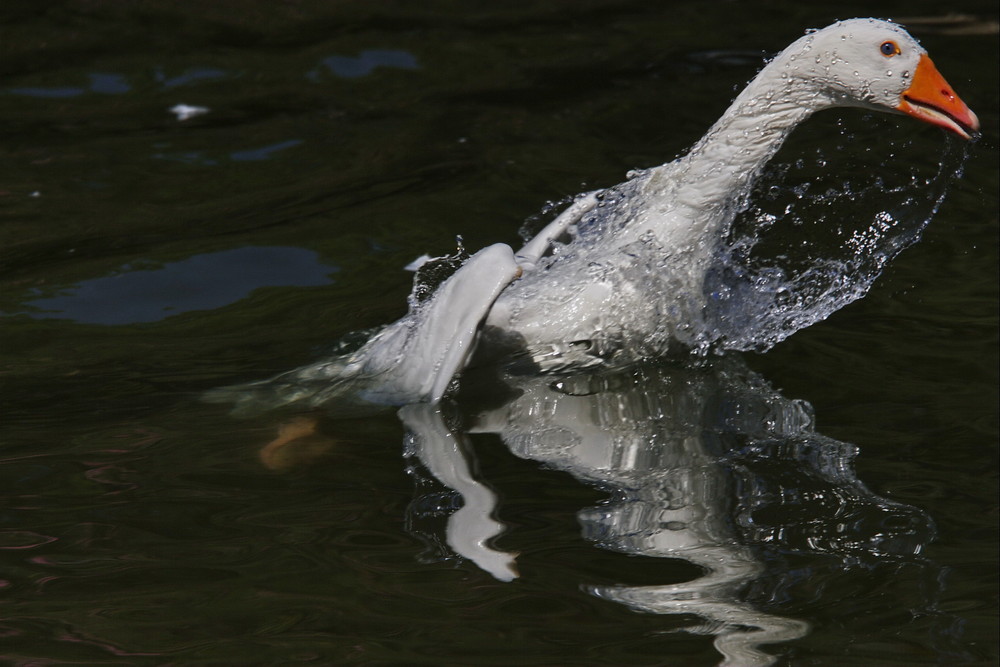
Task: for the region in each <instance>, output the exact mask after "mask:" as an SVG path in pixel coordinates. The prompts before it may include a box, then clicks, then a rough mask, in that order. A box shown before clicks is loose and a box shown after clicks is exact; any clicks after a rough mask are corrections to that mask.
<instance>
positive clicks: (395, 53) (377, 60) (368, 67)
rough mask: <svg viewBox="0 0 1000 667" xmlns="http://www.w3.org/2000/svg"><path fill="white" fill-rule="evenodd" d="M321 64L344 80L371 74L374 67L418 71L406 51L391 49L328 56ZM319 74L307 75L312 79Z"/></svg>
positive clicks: (411, 57) (415, 61)
mask: <svg viewBox="0 0 1000 667" xmlns="http://www.w3.org/2000/svg"><path fill="white" fill-rule="evenodd" d="M322 64H323V66H324V67H326V68H327V69H328V70H330V71H331V72H332V73H333V74H335V75H336V76H339V77H342V78H345V79H358V78H361V77H363V76H367V75H369V74H371V73H372V70H374V69H375V68H376V67H394V68H396V69H419V68H420V65H419V64H418V63H417V58H416V57H415V56H414V55H413V54H412V53H409V52H408V51H399V50H392V49H369V50H365V51H362V52H361V53H359V54H358V55H357V56H330V57H328V58H324V59H323V60H322ZM318 75H319V72H318V71H317V70H313V71H312V72H310V73H309V77H310V78H312V79H315V78H317V77H318Z"/></svg>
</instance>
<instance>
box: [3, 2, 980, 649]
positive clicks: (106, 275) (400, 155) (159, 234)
mask: <svg viewBox="0 0 1000 667" xmlns="http://www.w3.org/2000/svg"><path fill="white" fill-rule="evenodd" d="M706 7H707V6H706V5H705V4H704V3H695V2H687V3H680V2H679V3H648V2H646V3H640V2H630V1H626V0H620V1H613V0H603V1H602V0H581V1H579V2H574V3H572V7H570V5H567V4H562V3H542V2H536V3H517V4H514V5H509V6H508V5H498V4H496V3H487V2H472V3H460V4H456V3H450V2H436V1H434V2H427V3H419V4H412V3H411V4H406V3H371V2H360V1H359V2H338V3H322V2H308V1H300V2H287V3H280V4H278V3H253V2H214V3H206V4H205V6H204V7H201V6H200V7H199V8H198V10H197V13H189V12H185V11H183V10H182V9H181V8H179V7H177V6H172V5H167V4H164V3H156V2H145V1H140V2H133V3H127V4H125V3H91V2H82V1H80V2H68V3H61V4H59V5H57V6H45V7H43V6H42V5H40V4H38V3H29V2H12V3H7V4H6V5H5V6H4V8H3V9H2V10H0V16H2V18H3V24H4V26H5V28H6V30H5V33H6V35H5V37H4V49H5V55H4V58H3V59H2V62H0V68H2V71H3V78H2V79H0V119H2V121H3V122H2V126H3V136H4V152H5V159H4V160H3V161H2V163H0V285H2V291H0V336H2V346H0V369H2V378H3V385H2V399H3V421H2V442H0V480H2V481H0V494H2V499H3V501H2V503H0V601H2V606H0V655H2V656H3V658H4V661H5V662H8V663H10V664H16V665H48V664H58V665H161V664H178V665H184V664H206V665H207V664H220V665H221V664H241V665H242V664H246V665H250V664H281V665H289V664H299V663H303V664H323V665H326V664H356V665H509V664H519V665H569V664H573V665H668V666H671V667H673V666H685V667H686V666H688V665H719V664H727V665H737V666H742V665H771V664H775V665H838V666H839V665H875V666H880V665H884V666H888V665H918V664H928V665H931V664H933V665H980V664H982V665H989V664H996V661H997V657H998V646H997V644H998V642H997V632H996V627H997V614H996V612H997V609H996V595H997V578H996V572H997V516H998V504H997V494H998V486H997V443H998V419H997V415H998V409H997V405H998V396H997V393H998V392H997V387H998V377H997V376H998V373H997V371H998V358H997V299H998V294H997V292H998V280H997V278H998V275H997V274H998V271H997V266H998V251H997V247H998V236H997V232H998V215H997V211H998V188H1000V185H998V182H1000V177H998V159H997V157H998V156H997V153H998V148H997V147H998V143H997V139H998V137H997V127H998V97H997V79H998V73H997V66H998V62H997V57H996V54H997V46H998V44H997V40H998V38H997V30H996V25H997V24H996V21H997V8H996V4H995V3H987V2H975V1H969V2H959V3H958V4H953V5H950V6H949V10H951V11H955V12H959V13H961V14H963V15H966V16H965V17H964V18H963V17H958V18H954V17H953V18H950V19H946V18H943V17H941V16H940V15H939V14H938V12H939V10H940V8H939V6H938V5H935V4H933V3H929V2H910V3H906V5H905V7H904V6H903V5H900V4H898V3H890V2H884V3H881V4H876V6H875V8H873V6H872V5H871V3H868V4H865V5H861V4H857V3H856V4H853V5H850V4H849V5H843V4H840V5H838V6H837V8H836V10H835V11H834V10H828V9H824V8H823V7H822V6H821V5H808V6H807V5H803V4H801V3H789V2H776V3H734V2H730V3H717V4H715V5H713V10H712V11H706ZM873 14H874V15H876V16H882V17H887V18H894V19H898V20H900V21H901V22H903V23H907V24H909V25H910V26H911V28H912V32H913V33H914V34H915V35H916V36H917V37H918V38H919V39H920V40H921V41H922V43H923V44H924V45H925V46H926V47H927V48H928V50H929V51H930V53H931V55H932V56H933V58H934V60H935V62H936V64H937V66H938V68H939V69H940V70H941V72H942V73H943V74H944V75H945V77H946V78H947V79H948V80H949V81H950V83H951V84H952V85H953V86H954V87H955V88H956V90H957V91H958V92H959V94H960V95H961V96H962V97H963V99H964V100H965V101H966V102H967V103H968V104H969V105H970V106H971V107H972V108H973V109H974V110H975V111H976V113H977V114H979V117H980V119H981V120H982V123H983V137H982V138H981V139H980V140H979V141H978V142H976V143H974V144H972V145H971V146H969V147H968V148H967V151H966V153H965V154H964V155H963V151H965V150H966V149H965V148H963V147H958V146H957V144H956V142H957V141H958V140H956V139H953V138H951V137H946V136H944V134H943V133H942V132H941V131H939V130H937V129H935V128H932V127H927V126H924V125H922V124H920V123H917V122H915V121H913V120H912V119H909V118H904V117H901V116H900V117H888V116H881V115H872V114H866V113H864V112H861V111H857V110H846V111H842V112H824V113H822V114H819V115H817V116H816V117H815V118H813V119H811V120H810V121H809V122H808V123H807V124H806V125H805V126H804V127H802V128H800V129H799V130H797V131H796V132H795V133H794V135H793V136H792V138H791V140H790V141H789V143H788V145H787V146H786V147H785V148H783V149H782V151H781V153H779V155H778V157H777V158H776V160H775V163H774V165H773V166H772V168H771V169H770V170H769V171H768V174H767V175H766V176H765V181H764V184H763V185H762V187H761V188H759V191H758V195H759V198H758V199H759V200H755V202H754V203H753V204H752V206H751V209H750V211H749V213H748V215H756V216H758V218H759V217H760V216H767V215H773V216H774V217H775V219H776V222H775V224H774V225H773V226H772V227H770V228H769V229H768V233H769V234H770V235H769V236H768V237H767V238H765V239H763V240H762V241H761V248H762V252H763V251H767V252H771V253H772V254H773V255H775V256H778V257H780V258H784V259H786V260H787V261H788V262H791V263H794V262H795V261H796V257H795V253H794V250H789V251H787V252H786V251H785V250H782V249H783V248H784V249H787V248H793V249H794V248H799V249H803V248H804V250H802V252H812V249H813V248H814V247H816V246H817V245H822V243H824V240H823V236H822V230H823V229H824V228H827V226H828V225H829V224H832V223H834V222H835V223H836V224H835V226H836V227H837V229H840V228H842V227H843V228H850V226H851V225H852V224H853V225H860V226H861V228H864V226H866V225H867V224H868V223H869V222H870V221H871V219H872V215H873V214H874V213H877V212H878V211H883V210H890V209H891V210H892V211H895V212H901V213H900V214H901V215H904V216H907V215H908V216H911V217H912V216H917V215H923V214H924V213H925V212H928V211H929V209H931V208H933V205H932V204H934V203H935V202H936V199H935V197H936V196H937V195H936V192H937V190H935V188H939V186H940V187H945V186H947V196H946V198H945V199H944V202H943V203H942V204H941V205H940V208H939V210H938V211H937V213H936V215H935V216H934V217H933V220H932V221H931V223H930V225H929V226H927V228H926V229H924V230H923V233H922V239H921V240H920V242H919V243H916V244H915V245H914V246H912V247H910V248H908V249H907V250H906V251H905V252H903V253H902V254H901V255H900V256H899V257H898V258H897V259H896V260H895V261H894V262H892V263H891V264H890V265H889V266H888V267H887V268H886V270H885V271H884V272H883V273H882V275H881V276H880V278H879V279H878V280H877V281H876V282H875V284H874V286H873V287H872V288H871V291H870V292H869V293H868V295H867V296H866V297H865V298H864V299H861V300H860V301H857V302H855V303H853V304H851V305H850V306H848V307H846V308H844V309H842V310H840V311H838V312H836V313H834V314H833V315H832V316H830V317H829V318H827V319H825V320H823V321H820V322H818V323H816V324H814V325H813V326H811V327H809V328H806V329H804V330H802V331H800V332H798V333H797V334H795V335H794V336H791V337H790V338H788V339H787V340H784V341H783V342H780V343H779V344H777V345H776V346H775V347H773V349H771V350H769V351H768V352H766V353H763V354H758V353H751V352H747V353H742V354H735V353H731V354H727V355H725V356H717V355H709V356H708V357H706V358H704V359H699V360H685V359H671V360H662V361H657V362H649V363H646V364H641V365H639V366H636V367H633V368H627V369H623V370H620V371H617V372H608V373H603V374H596V375H591V376H549V377H544V376H543V377H530V376H525V377H518V378H497V377H492V376H491V375H490V374H489V373H487V372H483V373H479V374H471V375H470V376H469V377H467V378H464V379H463V384H462V390H461V392H460V394H459V395H458V396H456V397H455V398H454V399H452V400H450V401H449V402H448V403H447V404H446V405H444V406H443V408H442V410H440V411H434V410H428V409H427V408H426V406H409V407H407V408H404V409H403V410H402V411H400V412H399V413H397V412H395V411H386V412H383V413H378V414H374V415H362V414H357V415H353V416H351V418H347V419H334V418H331V417H329V416H322V415H301V414H299V415H296V414H287V413H282V414H269V413H264V414H259V415H257V416H254V417H251V418H239V417H237V416H234V415H231V414H229V411H228V410H227V408H226V407H225V406H221V405H213V404H207V403H205V402H203V401H202V400H201V396H202V395H203V394H204V392H206V391H208V390H211V389H213V388H217V387H220V386H224V385H229V384H233V383H239V382H246V381H252V380H257V379H261V378H264V377H268V376H270V375H273V374H276V373H280V372H283V371H286V370H289V369H291V368H294V367H296V366H300V365H302V364H306V363H309V362H311V361H314V360H316V359H318V358H320V357H322V356H324V355H328V354H330V353H331V351H332V350H334V349H335V347H336V346H337V345H338V341H342V340H343V339H344V337H345V336H347V335H348V334H350V333H351V332H354V331H360V330H365V329H369V328H371V327H374V326H377V325H380V324H384V323H386V322H390V321H392V320H394V319H396V318H398V317H399V316H400V315H402V314H403V313H404V312H405V305H406V296H407V294H408V293H409V291H410V288H411V280H412V276H411V274H409V273H407V272H406V271H404V270H403V269H402V267H404V266H405V265H406V264H407V263H409V262H410V261H412V260H413V259H414V258H416V257H418V256H419V255H421V254H423V253H430V254H431V255H442V254H446V253H449V252H452V251H453V250H454V248H455V238H456V236H457V235H461V236H462V239H463V242H464V244H465V246H466V247H467V248H469V249H473V250H474V249H477V248H479V247H482V246H484V245H486V244H489V243H495V242H506V243H510V244H516V243H517V242H518V230H519V228H520V227H521V226H522V224H524V223H525V221H526V220H530V219H531V218H532V216H534V215H536V214H537V213H538V212H539V211H541V210H542V209H543V208H544V207H545V206H546V203H547V202H551V201H560V200H564V199H565V198H566V197H568V196H570V195H573V194H575V193H577V192H582V191H586V190H588V189H594V188H597V187H601V186H607V185H611V184H614V183H617V182H619V181H621V180H622V178H623V176H624V174H625V173H626V172H627V171H628V170H629V169H633V168H637V167H640V168H641V167H648V166H652V165H656V164H659V163H662V162H665V161H667V160H669V159H671V158H673V157H674V156H676V155H677V154H679V153H681V152H682V151H683V150H684V149H686V148H687V147H689V146H690V145H691V144H692V143H693V142H694V141H696V140H697V139H698V137H699V136H700V135H701V133H702V132H704V130H705V129H706V128H707V127H708V126H709V125H711V123H712V122H714V120H715V119H716V118H717V117H718V116H719V114H721V112H722V111H723V110H724V108H725V107H726V105H727V104H728V102H729V101H730V100H731V98H732V97H733V96H734V95H735V94H736V91H738V90H739V89H740V87H741V86H742V85H743V84H744V83H745V82H746V81H747V80H749V79H750V78H751V77H752V76H753V74H754V73H755V72H756V71H757V69H758V68H759V67H760V65H761V63H762V62H763V59H764V57H765V56H766V55H769V54H772V53H775V52H777V51H778V50H780V49H781V48H783V47H784V46H785V45H787V44H788V43H789V42H791V41H792V40H793V39H795V38H796V37H797V36H798V35H800V34H801V33H802V31H803V30H804V29H806V28H809V27H821V26H823V25H826V24H828V23H830V22H831V21H833V20H834V19H837V18H846V17H848V16H853V15H861V16H867V15H873ZM722 15H725V18H726V20H725V21H722V22H720V21H719V17H720V16H722ZM723 23H724V25H723ZM940 165H945V167H946V168H947V169H948V170H949V171H953V172H961V174H960V175H957V177H956V178H954V179H951V176H950V175H948V174H945V176H944V177H943V178H944V181H942V180H941V179H940V178H939V179H937V180H934V181H933V187H928V188H926V192H924V190H923V189H922V188H921V187H914V186H913V184H914V183H920V182H924V181H919V180H917V179H918V178H924V177H925V176H926V175H928V174H931V175H933V174H935V173H937V172H939V171H940V170H941V166H940ZM949 179H950V182H948V181H949ZM804 184H810V185H809V190H808V191H809V193H810V196H809V197H805V198H804V199H803V198H802V197H801V196H799V195H801V193H802V192H804V191H803V190H802V187H803V185H804ZM901 184H902V185H901ZM907 184H909V186H907ZM800 200H801V201H800ZM929 202H930V203H929ZM789 205H794V206H795V207H797V208H795V210H794V214H793V215H789V216H787V220H786V222H787V223H788V224H786V225H784V226H782V224H781V222H782V220H781V219H780V218H781V214H782V212H784V211H785V210H786V209H785V207H786V206H789ZM810 220H812V221H813V224H811V223H810ZM815 221H821V222H822V224H815ZM775 248H778V250H775ZM348 342H350V341H349V340H348Z"/></svg>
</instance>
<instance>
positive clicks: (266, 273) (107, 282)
mask: <svg viewBox="0 0 1000 667" xmlns="http://www.w3.org/2000/svg"><path fill="white" fill-rule="evenodd" d="M338 270H339V269H338V267H336V266H333V265H331V264H325V263H324V262H323V261H321V259H320V257H319V255H318V254H317V253H316V252H313V251H312V250H306V249H304V248H291V247H260V246H255V247H247V248H235V249H232V250H223V251H220V252H212V253H206V254H203V255H195V256H194V257H189V258H188V259H184V260H181V261H178V262H171V263H169V264H165V265H163V266H162V267H158V268H155V269H148V268H136V267H134V266H132V265H125V266H123V267H122V268H121V269H120V270H118V271H116V272H114V273H112V274H111V275H108V276H103V277H101V278H94V279H92V280H85V281H83V282H81V283H78V284H77V285H74V286H73V287H70V288H68V289H66V290H65V291H63V292H62V293H61V294H59V295H58V296H53V297H46V298H42V299H35V300H33V301H28V302H27V303H26V304H25V305H26V306H27V307H28V308H29V309H30V310H28V311H27V314H28V315H30V316H31V317H35V318H39V319H48V318H58V319H70V320H74V321H76V322H82V323H86V324H108V325H115V324H136V323H141V322H157V321H160V320H162V319H165V318H167V317H170V316H171V315H178V314H180V313H186V312H190V311H196V310H212V309H215V308H221V307H222V306H226V305H229V304H231V303H235V302H236V301H239V300H240V299H243V298H245V297H247V296H249V294H250V293H251V292H253V291H254V290H255V289H257V288H259V287H277V286H284V285H295V286H312V285H326V284H329V283H331V282H332V278H331V277H330V274H332V273H335V272H336V271H338Z"/></svg>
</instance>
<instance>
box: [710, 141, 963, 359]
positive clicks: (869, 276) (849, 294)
mask: <svg viewBox="0 0 1000 667" xmlns="http://www.w3.org/2000/svg"><path fill="white" fill-rule="evenodd" d="M847 139H848V140H849V139H850V137H847ZM967 155H968V149H967V147H966V144H964V143H959V142H956V141H953V140H951V139H950V138H948V139H946V147H945V152H944V154H943V156H942V158H941V160H940V162H939V163H938V165H937V168H936V170H935V171H934V172H933V173H930V174H928V173H926V171H927V170H926V169H924V170H921V169H919V168H917V167H910V168H909V169H908V170H906V171H898V170H897V171H894V172H892V176H893V178H890V177H884V176H879V177H876V178H874V179H871V180H869V181H867V182H865V183H863V184H855V183H852V182H851V181H844V182H843V183H841V184H835V185H830V186H827V187H826V188H825V189H823V190H822V191H821V192H820V191H819V190H820V187H822V181H823V180H824V179H825V178H829V176H828V174H827V173H826V172H825V171H824V172H823V173H821V174H819V175H818V177H817V174H814V173H810V170H809V167H808V165H806V164H804V161H803V160H798V161H796V163H794V164H791V165H789V164H785V165H776V166H775V167H774V168H772V169H770V170H768V172H767V173H765V174H764V176H763V177H762V178H761V180H760V182H759V183H758V184H757V186H756V187H755V188H754V197H753V198H754V201H755V203H754V204H753V205H752V206H749V207H747V208H746V210H745V211H744V212H743V213H742V215H741V216H740V217H739V218H738V219H737V221H736V223H735V224H734V226H733V229H732V231H731V233H730V237H729V239H728V241H727V243H726V245H725V246H724V248H723V249H722V252H721V255H720V257H719V259H718V264H717V266H716V267H715V268H714V269H713V270H711V271H710V272H709V276H708V280H707V282H706V294H707V296H708V299H707V308H706V313H705V320H704V326H705V329H704V331H702V332H701V340H700V341H699V342H700V344H699V345H698V346H696V350H697V351H699V352H702V353H704V352H705V351H706V350H707V349H709V348H710V347H717V348H721V349H729V350H741V351H746V350H753V351H758V352H763V351H766V350H768V349H770V348H771V347H773V346H774V345H776V344H777V343H779V342H781V341H782V340H784V339H785V338H787V337H788V336H790V335H792V334H793V333H795V332H796V331H798V330H800V329H803V328H805V327H807V326H810V325H812V324H814V323H816V322H818V321H821V320H824V319H826V318H827V317H828V316H830V315H831V314H832V313H833V312H835V311H837V310H839V309H840V308H843V307H844V306H846V305H847V304H849V303H851V302H853V301H856V300H857V299H860V298H862V297H864V296H865V294H867V293H868V290H869V289H870V288H871V286H872V284H873V283H874V282H875V280H876V279H877V278H878V277H879V275H881V273H882V271H883V270H884V269H885V267H886V265H887V264H888V263H889V262H891V261H892V260H893V259H894V258H895V257H897V256H898V255H899V254H900V253H901V252H902V251H903V250H905V249H906V248H908V247H909V246H911V245H913V244H914V243H916V242H917V241H919V240H920V237H921V234H922V232H923V230H924V229H925V228H926V227H927V225H928V224H929V223H930V221H931V219H932V218H933V216H934V214H935V213H936V212H937V210H938V208H939V207H940V205H941V203H942V202H943V201H944V197H945V193H946V190H947V187H948V185H949V183H950V182H951V180H952V178H956V177H958V176H960V175H961V170H962V165H963V163H964V160H965V158H966V157H967ZM891 157H892V155H891V154H890V158H891ZM816 166H818V167H819V168H820V169H821V170H826V168H827V166H828V165H827V160H826V159H825V158H823V157H822V156H821V157H819V158H818V159H817V160H816ZM880 167H881V165H876V166H875V167H874V168H873V167H871V166H870V165H869V166H868V168H867V169H865V168H864V167H861V168H859V167H858V166H855V165H852V169H851V171H854V172H859V171H860V172H861V173H862V174H869V173H873V172H876V173H877V172H878V171H880ZM894 169H895V168H894ZM837 171H838V173H841V174H842V173H843V171H840V170H837ZM921 171H924V172H925V173H921ZM797 172H804V176H805V178H806V179H807V180H805V181H803V182H802V183H799V184H788V180H789V179H790V178H792V177H794V175H795V174H796V173H797ZM779 179H780V180H781V181H783V182H784V185H778V183H777V181H778V180H779ZM817 186H819V187H817ZM790 237H794V239H790Z"/></svg>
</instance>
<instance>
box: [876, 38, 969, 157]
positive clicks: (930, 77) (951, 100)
mask: <svg viewBox="0 0 1000 667" xmlns="http://www.w3.org/2000/svg"><path fill="white" fill-rule="evenodd" d="M896 109H898V110H899V111H902V112H903V113H905V114H909V115H911V116H913V117H914V118H919V119H920V120H922V121H924V122H925V123H930V124H931V125H937V126H939V127H943V128H945V129H947V130H951V131H952V132H954V133H955V134H957V135H958V136H960V137H963V138H965V139H970V138H971V136H970V135H971V134H972V133H975V132H978V131H979V119H978V118H977V117H976V114H974V113H972V109H970V108H969V107H967V106H966V105H965V102H963V101H962V100H961V99H959V97H958V95H956V94H955V93H954V92H953V91H952V89H951V86H949V85H948V82H947V81H945V80H944V77H943V76H941V73H940V72H938V71H937V67H935V66H934V63H933V62H932V61H931V59H930V56H928V55H927V54H926V53H925V54H923V55H922V56H920V62H919V63H918V64H917V70H916V71H915V72H914V73H913V81H912V82H911V83H910V87H909V88H907V89H906V91H904V92H903V97H902V100H901V101H900V103H899V106H897V107H896Z"/></svg>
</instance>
